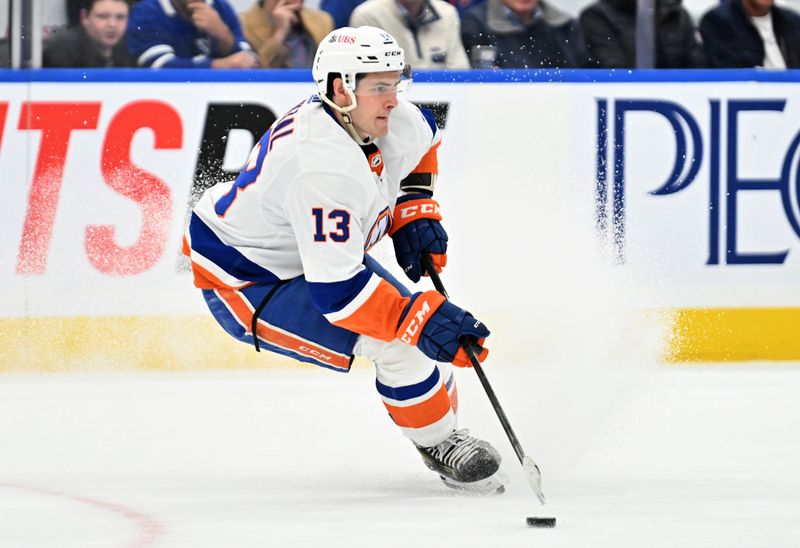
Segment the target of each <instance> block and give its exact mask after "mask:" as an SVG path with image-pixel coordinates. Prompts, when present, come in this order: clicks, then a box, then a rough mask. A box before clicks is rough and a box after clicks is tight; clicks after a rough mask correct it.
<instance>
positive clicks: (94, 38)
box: [42, 0, 134, 68]
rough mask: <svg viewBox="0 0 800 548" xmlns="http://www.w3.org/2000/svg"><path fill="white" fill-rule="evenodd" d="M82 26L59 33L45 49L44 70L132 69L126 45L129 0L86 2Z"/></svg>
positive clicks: (94, 0) (81, 19)
mask: <svg viewBox="0 0 800 548" xmlns="http://www.w3.org/2000/svg"><path fill="white" fill-rule="evenodd" d="M85 6H86V7H85V8H83V9H81V11H80V25H78V26H76V27H71V28H68V29H65V30H62V31H61V32H59V33H57V34H56V35H55V36H54V37H53V38H52V39H51V40H50V41H49V42H48V44H47V46H45V48H44V52H43V54H42V66H44V67H51V68H53V67H57V68H65V67H77V68H92V67H130V66H133V65H134V62H133V59H132V58H131V56H130V55H129V54H128V48H127V46H126V44H125V25H126V24H127V23H128V12H129V11H130V6H129V5H128V2H127V0H86V2H85Z"/></svg>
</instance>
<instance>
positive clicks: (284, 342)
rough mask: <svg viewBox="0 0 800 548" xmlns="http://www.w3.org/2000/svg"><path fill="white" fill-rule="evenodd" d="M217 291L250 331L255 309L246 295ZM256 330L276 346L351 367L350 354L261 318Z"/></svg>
mask: <svg viewBox="0 0 800 548" xmlns="http://www.w3.org/2000/svg"><path fill="white" fill-rule="evenodd" d="M216 293H217V295H219V297H220V298H221V299H222V300H223V301H225V302H226V303H227V304H228V306H229V307H230V308H231V310H232V311H233V313H234V314H235V315H236V317H237V318H238V319H239V321H240V322H241V323H242V325H244V326H245V329H246V330H247V332H250V327H251V325H252V323H253V311H252V310H251V309H250V305H249V304H248V303H247V301H246V300H245V299H244V297H242V295H241V294H240V293H239V292H238V291H234V290H232V289H218V290H217V292H216ZM256 330H257V332H258V338H259V339H261V340H263V341H264V342H266V343H269V344H274V345H275V346H280V347H281V348H286V349H287V350H292V351H294V352H297V353H298V354H302V355H304V356H308V357H309V358H313V359H315V360H317V361H321V362H325V363H327V364H329V365H332V366H334V367H337V368H339V369H344V370H348V369H350V357H349V356H344V355H342V354H338V353H334V352H333V351H331V350H328V349H327V348H323V347H321V346H317V345H315V344H314V343H312V342H309V341H305V340H303V339H299V338H296V337H293V336H291V335H290V334H288V333H283V332H281V331H277V330H276V329H273V328H272V327H270V326H269V325H267V324H266V323H265V322H264V321H263V320H261V319H259V320H258V323H257V324H256Z"/></svg>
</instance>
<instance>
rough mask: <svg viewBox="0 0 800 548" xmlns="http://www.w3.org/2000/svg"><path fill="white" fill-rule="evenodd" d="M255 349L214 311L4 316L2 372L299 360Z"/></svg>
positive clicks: (0, 322) (251, 365)
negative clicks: (225, 327) (206, 313)
mask: <svg viewBox="0 0 800 548" xmlns="http://www.w3.org/2000/svg"><path fill="white" fill-rule="evenodd" d="M300 363H301V362H298V361H295V360H292V359H290V358H287V357H284V356H281V355H279V354H274V353H272V352H264V351H262V352H256V351H255V349H254V348H253V347H252V346H249V345H247V344H244V343H242V342H239V341H236V340H235V339H233V338H232V337H231V336H230V335H228V334H227V333H225V332H224V331H223V330H222V328H220V326H219V324H217V322H216V321H215V320H214V319H213V318H211V317H210V316H152V317H150V316H102V317H100V316H96V317H94V316H80V317H64V318H54V317H47V318H14V319H0V372H5V373H8V372H14V373H20V372H26V371H30V372H71V371H109V370H110V371H132V370H139V371H190V370H191V371H195V370H205V369H255V368H259V369H261V368H265V367H282V366H297V365H299V364H300Z"/></svg>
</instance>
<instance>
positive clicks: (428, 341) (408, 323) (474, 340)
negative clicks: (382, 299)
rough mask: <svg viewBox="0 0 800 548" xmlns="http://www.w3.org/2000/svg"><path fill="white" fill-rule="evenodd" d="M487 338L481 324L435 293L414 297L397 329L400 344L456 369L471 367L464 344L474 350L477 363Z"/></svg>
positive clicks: (484, 353) (426, 292) (483, 351)
mask: <svg viewBox="0 0 800 548" xmlns="http://www.w3.org/2000/svg"><path fill="white" fill-rule="evenodd" d="M488 336H489V330H488V329H487V328H486V326H485V325H483V323H481V322H480V321H478V320H476V319H475V317H474V316H473V315H472V314H470V313H469V312H467V311H466V310H464V309H462V308H459V307H458V306H456V305H454V304H453V303H451V302H450V301H447V300H446V299H445V298H444V297H443V296H442V295H441V294H439V293H437V292H436V291H425V292H424V293H416V294H414V295H413V296H412V297H411V302H410V303H409V304H408V306H407V307H406V310H405V315H404V316H403V319H402V320H400V326H399V327H398V329H397V338H398V339H400V340H401V341H403V342H406V343H408V344H410V345H415V346H416V347H417V348H419V349H420V350H421V351H422V353H423V354H425V355H426V356H428V357H429V358H431V359H432V360H436V361H437V362H445V363H447V362H450V363H452V364H453V365H457V366H459V367H471V366H472V363H471V362H470V361H469V356H467V353H466V352H465V351H464V349H463V348H462V346H464V345H467V344H469V345H472V346H473V348H475V354H476V355H477V356H478V361H481V362H482V361H483V360H485V359H486V356H487V355H488V354H489V351H488V350H487V349H485V348H483V341H484V340H485V339H486V337H488Z"/></svg>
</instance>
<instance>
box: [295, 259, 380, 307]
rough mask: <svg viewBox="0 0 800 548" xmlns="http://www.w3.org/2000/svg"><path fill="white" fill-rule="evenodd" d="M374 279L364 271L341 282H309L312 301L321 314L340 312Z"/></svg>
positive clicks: (369, 273)
mask: <svg viewBox="0 0 800 548" xmlns="http://www.w3.org/2000/svg"><path fill="white" fill-rule="evenodd" d="M371 277H372V272H371V271H370V270H369V269H366V268H365V269H364V270H362V271H361V272H359V273H358V274H356V275H355V276H353V277H352V278H350V279H348V280H343V281H341V282H327V283H326V282H308V291H309V292H310V293H311V300H312V301H313V302H314V306H316V307H317V308H318V309H319V311H320V312H322V313H323V314H329V313H331V312H338V311H339V310H341V309H342V308H344V307H345V306H347V305H348V304H350V301H352V300H353V299H355V298H356V296H357V295H358V294H359V293H361V290H362V289H364V286H366V285H367V282H368V281H369V279H370V278H371Z"/></svg>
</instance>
